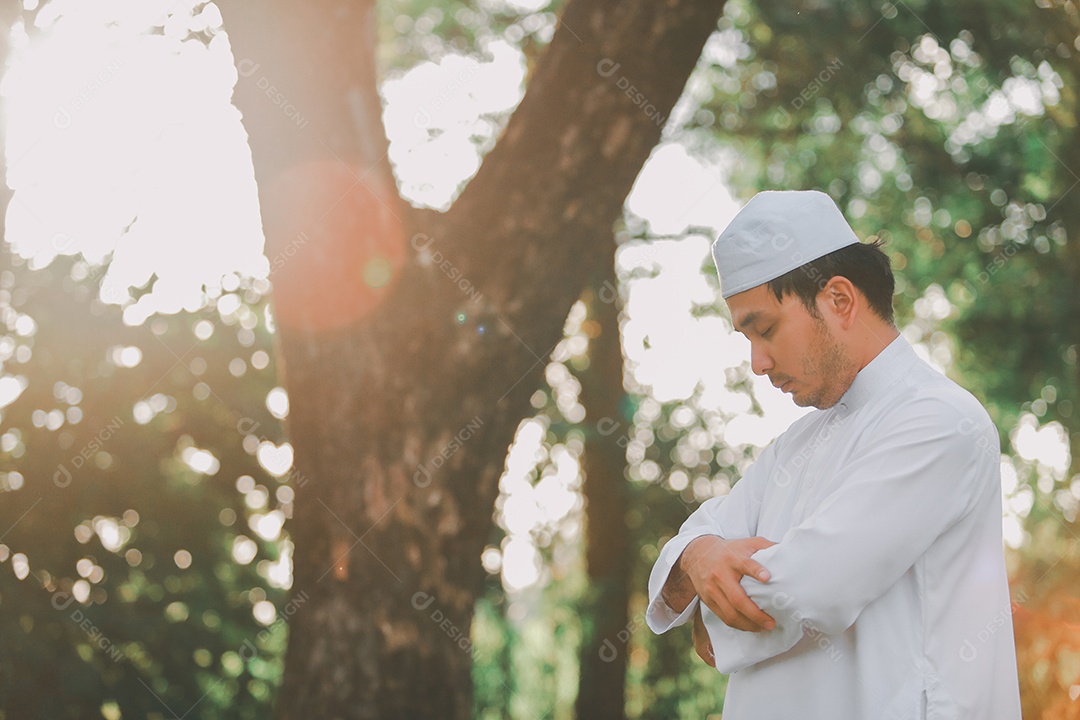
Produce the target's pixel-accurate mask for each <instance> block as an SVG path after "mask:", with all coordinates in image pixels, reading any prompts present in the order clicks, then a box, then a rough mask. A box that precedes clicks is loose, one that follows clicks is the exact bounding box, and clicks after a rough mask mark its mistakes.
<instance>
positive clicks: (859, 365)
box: [646, 191, 1020, 720]
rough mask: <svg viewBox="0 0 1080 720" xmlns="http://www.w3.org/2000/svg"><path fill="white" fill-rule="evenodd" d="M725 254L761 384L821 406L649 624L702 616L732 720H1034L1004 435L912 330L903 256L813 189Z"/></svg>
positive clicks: (692, 530)
mask: <svg viewBox="0 0 1080 720" xmlns="http://www.w3.org/2000/svg"><path fill="white" fill-rule="evenodd" d="M712 252H713V258H714V260H715V262H716V267H717V270H718V273H719V276H720V285H721V291H722V293H721V294H722V295H723V297H724V299H725V300H726V301H727V304H728V308H729V310H730V311H731V320H732V324H733V325H734V327H735V329H736V330H738V331H739V332H741V333H743V334H744V335H745V336H746V337H747V338H748V339H749V340H750V347H751V351H750V362H751V367H752V369H753V371H754V372H755V373H756V374H758V375H768V377H769V379H770V380H771V381H772V383H773V385H776V386H777V387H779V388H781V389H782V390H783V391H784V392H788V393H791V396H792V398H793V399H794V401H795V403H796V404H798V405H801V406H813V407H815V408H817V410H816V411H815V412H812V413H810V414H808V415H806V416H804V417H802V418H800V419H799V420H797V421H796V422H795V423H793V424H792V426H791V427H790V428H789V429H788V430H787V431H786V432H784V433H783V434H782V435H780V436H779V437H778V438H777V439H776V440H775V441H774V442H773V443H772V444H771V445H769V446H768V447H767V448H765V450H764V451H763V452H762V453H761V456H760V457H759V458H758V460H757V461H756V462H755V463H753V464H752V465H751V466H750V467H749V468H747V470H746V472H745V474H744V475H743V477H742V478H741V479H740V480H739V481H738V482H737V483H735V484H734V486H733V487H732V489H731V492H730V493H728V494H727V495H726V496H723V497H716V498H712V499H710V500H707V501H706V502H704V503H702V505H701V507H699V508H698V509H697V510H696V511H695V512H694V513H692V514H691V515H690V517H689V518H688V519H687V521H686V522H685V523H684V524H683V526H682V528H681V529H680V531H679V534H678V535H677V536H676V537H674V538H672V539H671V540H670V541H669V542H668V543H667V544H666V545H665V546H664V547H663V550H662V551H661V553H660V557H659V558H658V559H657V561H656V564H655V566H654V567H653V570H652V574H651V576H650V578H649V598H650V602H649V608H648V612H647V615H646V620H647V622H648V625H649V627H650V628H651V629H652V630H653V632H656V633H662V632H666V631H667V630H668V629H670V628H671V627H674V626H677V625H682V624H684V623H685V622H687V621H688V620H690V619H691V617H692V618H693V622H694V640H695V647H696V649H697V650H698V654H699V655H701V656H702V657H703V658H704V659H705V660H706V662H708V663H709V664H710V665H712V666H713V667H715V668H716V669H717V670H719V671H720V672H723V673H730V674H731V678H730V681H729V683H728V689H727V695H726V698H725V702H724V720H792V719H794V718H808V719H810V720H845V719H849V720H877V719H878V718H889V719H892V720H946V719H947V720H957V719H959V718H964V719H968V718H972V719H979V720H982V719H983V718H986V719H991V718H992V719H993V720H1020V698H1019V690H1018V682H1017V674H1016V656H1015V650H1014V646H1013V631H1012V613H1011V605H1010V601H1009V588H1008V583H1007V577H1006V573H1005V562H1004V556H1003V550H1002V538H1001V479H1000V455H999V446H998V434H997V431H996V430H995V428H994V426H993V424H992V423H991V421H990V418H989V416H988V415H987V413H986V411H985V410H984V409H983V407H982V405H981V404H980V403H979V402H978V401H977V400H976V399H975V398H974V397H973V396H972V395H971V394H970V393H968V392H967V391H966V390H964V389H963V388H961V387H960V386H958V385H957V384H956V383H954V382H952V381H951V380H949V379H947V378H946V377H945V376H944V375H942V374H941V373H939V372H937V371H935V370H934V369H933V368H932V367H930V366H929V365H927V364H926V363H925V362H923V361H922V360H921V359H920V358H919V357H918V356H917V355H916V353H915V351H914V349H913V348H912V347H911V346H910V345H909V344H908V342H907V341H906V340H905V339H904V338H903V337H902V336H901V335H900V334H899V332H898V331H897V329H896V326H895V324H894V321H893V311H892V294H893V289H894V281H893V275H892V271H891V269H890V267H889V261H888V258H887V257H886V256H885V254H884V253H883V252H882V251H881V250H880V248H879V246H878V244H876V243H872V244H863V243H860V242H859V239H858V237H856V235H855V233H854V232H853V231H852V229H851V227H850V226H849V225H848V223H847V221H846V220H845V219H844V217H843V215H842V214H841V212H840V210H839V208H837V207H836V204H835V203H833V201H832V200H831V199H830V198H829V197H828V196H827V195H825V194H823V193H820V192H816V191H805V192H763V193H759V194H758V195H756V196H755V197H754V198H753V199H752V200H751V201H750V202H749V203H748V204H747V205H746V207H745V208H743V209H742V210H741V211H740V212H739V214H738V215H737V216H736V217H735V219H734V220H733V221H732V222H731V224H730V225H729V226H728V228H727V229H726V230H725V231H724V232H723V233H722V234H721V235H720V237H719V238H717V240H716V242H715V243H714V244H713V247H712Z"/></svg>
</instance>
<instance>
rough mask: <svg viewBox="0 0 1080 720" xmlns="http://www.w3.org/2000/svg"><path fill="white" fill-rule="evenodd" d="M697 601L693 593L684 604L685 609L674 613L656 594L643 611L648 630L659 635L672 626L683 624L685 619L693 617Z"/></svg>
mask: <svg viewBox="0 0 1080 720" xmlns="http://www.w3.org/2000/svg"><path fill="white" fill-rule="evenodd" d="M698 602H699V601H698V597H697V595H695V596H694V599H693V600H691V601H690V604H689V605H687V606H686V609H685V610H683V611H682V612H681V613H678V614H676V613H675V611H674V610H672V609H671V608H670V607H668V604H667V603H666V602H664V599H663V598H662V597H659V596H658V597H656V598H655V599H654V600H653V601H652V602H651V603H649V609H648V610H647V611H646V613H645V623H646V624H647V625H648V626H649V629H650V630H652V631H653V632H654V633H656V634H657V635H660V634H661V633H665V632H667V631H668V630H670V629H671V628H673V627H679V626H680V625H684V624H685V623H686V621H688V620H689V619H690V618H691V617H693V615H694V610H696V609H697V606H698Z"/></svg>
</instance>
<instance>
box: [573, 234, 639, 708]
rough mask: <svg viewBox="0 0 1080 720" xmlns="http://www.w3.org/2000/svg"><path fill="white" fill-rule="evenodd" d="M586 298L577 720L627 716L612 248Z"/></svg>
mask: <svg viewBox="0 0 1080 720" xmlns="http://www.w3.org/2000/svg"><path fill="white" fill-rule="evenodd" d="M608 247H609V249H610V252H609V254H608V257H607V258H606V260H605V262H604V263H603V265H602V266H601V267H600V268H599V271H598V273H597V278H598V282H594V283H592V286H591V287H590V289H589V290H588V291H586V294H585V301H586V303H587V305H588V308H589V319H590V320H591V322H590V324H589V329H590V332H589V367H588V369H586V370H585V371H584V372H582V373H580V379H581V402H582V404H583V405H584V406H585V417H586V418H587V428H588V430H587V434H586V437H585V452H584V454H583V456H582V469H583V470H584V473H585V502H586V505H585V519H586V525H585V528H586V541H587V545H586V548H585V559H586V563H587V566H588V573H589V597H588V601H589V605H590V608H589V611H588V613H587V617H588V618H589V620H590V622H589V623H587V624H586V627H588V628H591V632H589V633H588V634H587V635H586V636H585V640H584V642H583V643H582V646H581V658H580V667H581V675H580V678H579V680H578V696H577V703H576V707H575V714H576V716H577V717H578V718H579V720H593V718H605V720H617V719H618V718H624V717H626V712H625V704H626V658H627V640H628V639H629V636H628V633H629V628H628V623H627V605H628V603H629V593H630V588H629V584H630V577H629V576H630V542H629V537H628V536H627V527H626V513H627V511H628V510H629V509H630V508H629V497H628V492H627V490H628V488H627V485H626V476H625V474H624V471H625V469H626V438H627V434H628V430H629V425H628V422H627V420H626V418H624V417H623V416H622V412H620V401H621V400H622V398H623V394H624V391H623V354H622V342H621V340H620V335H619V307H620V303H619V302H618V300H619V296H618V290H617V286H616V278H615V252H614V251H615V245H614V243H612V244H611V245H609V246H608Z"/></svg>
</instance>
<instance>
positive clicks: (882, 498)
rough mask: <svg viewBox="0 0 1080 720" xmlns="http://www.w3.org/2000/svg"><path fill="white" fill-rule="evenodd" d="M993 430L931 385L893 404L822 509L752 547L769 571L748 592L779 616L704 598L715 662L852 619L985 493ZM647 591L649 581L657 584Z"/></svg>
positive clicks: (770, 652) (726, 668)
mask: <svg viewBox="0 0 1080 720" xmlns="http://www.w3.org/2000/svg"><path fill="white" fill-rule="evenodd" d="M997 444H998V438H997V433H996V431H995V430H994V429H993V426H992V425H990V424H989V419H988V418H987V419H986V421H985V424H982V423H978V426H977V424H976V421H975V420H972V418H971V417H970V416H969V415H966V414H965V413H964V412H962V411H961V410H959V409H957V408H955V407H953V406H951V405H949V404H948V403H946V402H941V401H940V400H938V399H936V398H932V397H928V398H925V399H920V400H919V401H917V402H914V403H911V404H909V405H908V406H907V407H905V408H904V410H903V411H902V412H897V413H894V414H891V415H887V416H886V417H885V418H884V419H883V420H882V421H881V422H880V424H879V425H878V427H877V428H876V429H874V431H873V432H872V434H871V436H870V439H869V441H868V442H866V443H865V444H864V446H863V448H864V449H863V451H862V452H860V453H859V454H857V455H856V456H854V457H852V458H851V459H850V461H849V462H847V463H846V464H845V465H844V466H843V467H841V468H839V469H837V470H836V474H835V475H834V477H832V478H824V479H822V480H821V482H823V483H827V484H828V487H829V493H828V494H827V495H825V496H824V498H823V499H822V500H821V502H820V504H819V505H818V506H817V508H816V510H815V511H814V512H813V514H811V515H810V516H809V517H807V518H806V519H805V520H803V521H802V522H801V523H799V524H797V525H795V526H794V527H791V528H790V529H789V530H788V531H787V532H786V533H785V534H784V536H783V537H782V538H781V539H780V540H779V542H778V543H777V544H776V545H773V546H771V547H768V548H765V549H763V550H759V551H757V552H756V553H754V555H753V557H754V559H755V560H757V561H758V562H759V563H761V564H762V565H763V566H765V568H766V569H767V570H768V571H769V573H770V579H769V580H768V581H767V582H765V583H762V582H759V581H758V580H756V579H754V578H751V577H749V576H744V577H743V579H742V581H741V583H742V586H743V588H744V589H745V590H746V592H747V594H748V595H749V596H750V598H751V599H752V600H753V601H754V602H755V604H757V605H758V607H760V608H761V609H762V610H764V611H765V612H766V613H768V614H769V615H771V616H772V617H773V618H775V619H776V623H777V624H776V627H775V628H774V629H773V630H771V631H767V632H759V633H752V632H744V631H741V630H735V629H733V628H731V627H728V626H727V625H726V624H724V623H723V622H722V621H721V620H720V619H719V618H718V617H717V616H716V615H714V614H713V613H712V612H710V611H709V610H708V608H705V607H703V608H702V616H703V619H704V621H705V626H706V628H707V629H708V631H709V636H710V639H711V641H712V645H713V651H714V654H715V657H716V669H717V670H719V671H720V672H723V673H732V672H735V671H737V670H740V669H742V668H745V667H747V666H749V665H752V664H754V663H757V662H760V661H762V660H765V659H767V658H770V657H773V656H775V655H778V654H779V653H782V652H784V651H786V650H788V649H790V648H792V647H793V646H794V645H795V644H796V643H797V642H798V641H799V640H800V639H801V638H802V637H803V634H804V632H811V633H819V634H824V635H832V634H836V633H840V632H843V631H844V630H845V629H847V628H848V627H850V626H851V625H852V623H854V622H855V620H856V618H857V617H858V616H859V613H860V612H861V611H862V610H863V608H864V607H866V605H867V604H868V603H870V602H871V601H873V600H874V599H875V598H878V597H879V596H881V595H882V594H883V593H885V592H886V591H887V590H888V589H889V588H890V587H891V586H892V585H893V584H894V583H896V582H897V580H898V579H899V578H900V576H901V575H903V574H904V573H905V572H906V571H907V570H908V569H909V568H911V567H912V566H913V565H914V564H915V563H916V562H917V561H918V560H919V558H920V557H921V556H922V555H923V554H924V553H925V552H926V551H927V548H928V547H929V546H930V545H931V543H933V542H934V540H935V539H936V538H938V537H939V536H940V535H941V534H942V533H944V532H946V531H947V530H949V528H951V527H952V526H953V525H955V524H956V523H957V522H958V521H959V520H960V519H961V518H963V517H964V516H965V514H967V513H968V512H970V511H971V509H972V508H973V507H974V506H975V504H976V503H977V501H978V500H979V498H980V497H985V495H986V493H997V492H999V488H998V487H996V486H995V487H989V486H988V483H986V482H980V479H985V478H987V477H992V476H993V472H992V471H990V472H988V463H995V462H997V460H996V458H997V451H996V448H997ZM650 593H651V586H650Z"/></svg>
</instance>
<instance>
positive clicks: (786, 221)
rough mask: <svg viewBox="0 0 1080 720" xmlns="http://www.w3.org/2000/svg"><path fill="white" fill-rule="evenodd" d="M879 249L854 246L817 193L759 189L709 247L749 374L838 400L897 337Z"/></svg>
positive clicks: (799, 398)
mask: <svg viewBox="0 0 1080 720" xmlns="http://www.w3.org/2000/svg"><path fill="white" fill-rule="evenodd" d="M880 246H881V243H880V242H875V243H867V244H863V243H860V242H859V241H858V238H857V237H856V236H855V234H854V232H853V231H852V230H851V228H850V226H849V225H848V224H847V221H846V220H844V218H843V215H842V214H841V213H840V210H839V209H838V208H837V207H836V205H835V203H833V202H832V200H831V199H830V198H829V197H828V196H827V195H824V193H818V192H814V191H806V192H783V193H775V192H774V193H760V194H758V195H757V196H755V198H754V199H753V200H751V202H750V203H749V204H748V205H747V206H746V208H744V209H743V210H742V211H740V213H739V215H738V216H736V218H735V220H733V221H732V223H731V225H729V227H728V229H727V230H725V231H724V233H723V234H721V236H720V237H719V238H718V239H717V241H716V243H715V244H714V245H713V256H714V258H715V259H716V261H717V268H718V270H719V272H720V281H721V290H722V291H723V295H724V298H725V299H726V300H727V303H728V307H729V309H730V311H731V319H732V322H733V323H734V325H735V329H736V330H738V331H739V332H741V333H743V334H744V335H746V337H747V338H748V339H749V340H750V345H751V367H752V369H753V371H754V372H755V373H756V374H758V375H768V376H769V379H770V380H771V381H772V383H773V385H775V386H777V387H780V388H782V389H783V390H784V391H785V392H790V393H791V394H792V398H793V400H794V401H795V403H796V404H797V405H801V406H804V407H805V406H814V407H819V408H827V407H832V406H833V405H835V404H836V402H837V401H838V400H839V399H840V397H841V395H843V393H844V391H846V390H847V388H848V387H850V385H851V382H852V381H853V380H854V378H855V375H856V374H857V373H858V371H859V370H861V369H862V368H863V367H864V366H865V365H866V364H867V363H868V362H869V361H870V360H872V359H873V358H874V357H875V356H876V355H877V353H878V352H880V351H881V349H882V348H883V347H884V346H885V345H887V344H888V343H889V342H891V341H892V339H893V338H895V337H896V334H897V332H896V328H895V326H894V324H893V311H892V294H893V289H894V286H895V281H894V279H893V275H892V270H891V269H890V267H889V259H888V257H887V256H886V255H885V253H884V252H882V250H881V247H880ZM803 258H810V259H809V262H801V260H802V259H803Z"/></svg>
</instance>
